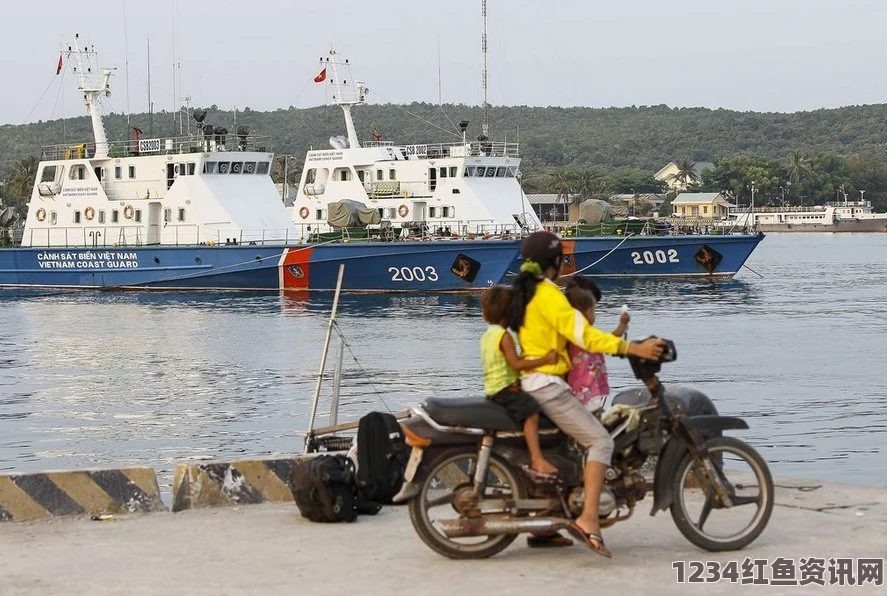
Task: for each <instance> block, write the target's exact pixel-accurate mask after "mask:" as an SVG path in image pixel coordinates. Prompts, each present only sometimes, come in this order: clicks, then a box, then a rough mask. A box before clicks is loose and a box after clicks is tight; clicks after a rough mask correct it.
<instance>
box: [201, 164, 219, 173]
mask: <svg viewBox="0 0 887 596" xmlns="http://www.w3.org/2000/svg"><path fill="white" fill-rule="evenodd" d="M203 173H204V174H215V173H216V162H214V161H207V162H204V164H203Z"/></svg>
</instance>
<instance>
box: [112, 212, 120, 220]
mask: <svg viewBox="0 0 887 596" xmlns="http://www.w3.org/2000/svg"><path fill="white" fill-rule="evenodd" d="M118 221H120V212H119V211H117V210H116V209H113V210H112V211H111V223H117V222H118Z"/></svg>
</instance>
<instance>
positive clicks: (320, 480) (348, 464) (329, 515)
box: [290, 455, 381, 523]
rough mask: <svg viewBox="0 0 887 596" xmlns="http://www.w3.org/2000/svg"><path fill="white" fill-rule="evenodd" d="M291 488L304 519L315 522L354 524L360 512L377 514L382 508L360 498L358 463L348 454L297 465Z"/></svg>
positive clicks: (317, 457)
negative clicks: (358, 490) (355, 468)
mask: <svg viewBox="0 0 887 596" xmlns="http://www.w3.org/2000/svg"><path fill="white" fill-rule="evenodd" d="M290 489H291V490H292V493H293V499H294V500H295V501H296V505H297V506H298V507H299V511H300V512H301V514H302V517H305V518H307V519H310V520H311V521H314V522H327V523H330V522H341V521H344V522H353V521H354V520H355V519H356V518H357V514H358V513H368V514H371V515H374V514H376V513H378V511H379V509H381V506H380V505H379V504H378V503H367V502H365V501H363V500H361V499H358V498H357V497H356V492H357V483H356V479H355V475H354V462H353V461H351V459H350V458H348V457H347V456H344V455H318V456H316V457H312V458H310V459H308V460H306V461H302V462H299V463H297V464H296V465H295V466H294V467H293V471H292V475H291V476H290Z"/></svg>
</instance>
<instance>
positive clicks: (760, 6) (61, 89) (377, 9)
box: [0, 0, 887, 123]
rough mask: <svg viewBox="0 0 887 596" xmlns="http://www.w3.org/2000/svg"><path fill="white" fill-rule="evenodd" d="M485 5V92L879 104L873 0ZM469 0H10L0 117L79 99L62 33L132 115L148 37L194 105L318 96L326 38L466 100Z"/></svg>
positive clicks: (48, 113) (159, 104) (415, 83)
mask: <svg viewBox="0 0 887 596" xmlns="http://www.w3.org/2000/svg"><path fill="white" fill-rule="evenodd" d="M487 4H488V13H489V14H488V36H489V73H490V74H489V81H490V83H489V86H490V91H489V96H490V102H491V103H492V104H494V105H531V106H548V105H559V106H592V107H609V106H630V105H655V104H663V103H664V104H667V105H669V106H704V107H710V108H717V107H724V108H730V109H737V110H754V111H780V112H794V111H798V110H811V109H816V108H820V107H838V106H846V105H856V104H869V103H885V102H887V76H885V73H884V72H883V71H884V70H887V66H885V65H887V35H885V33H884V31H885V27H887V1H884V0H766V1H765V0H735V1H732V2H725V1H723V0H673V1H668V2H665V1H662V0H622V1H620V2H610V1H607V2H602V1H596V0H547V1H545V2H540V1H538V0H532V1H531V0H507V1H506V0H488V2H487ZM480 6H481V2H480V0H438V1H435V2H429V1H427V0H384V1H381V2H372V1H367V0H322V1H311V2H306V1H304V0H251V1H248V2H235V1H232V0H224V1H218V0H217V1H215V2H206V1H197V0H125V1H124V0H76V2H60V1H58V0H53V1H48V0H29V1H28V0H8V1H6V2H4V3H3V10H4V16H3V23H4V26H3V35H2V36H0V50H2V53H0V56H2V61H3V66H4V69H3V72H4V73H5V76H4V80H5V84H4V90H3V91H4V92H3V93H2V94H0V123H22V122H28V121H36V120H39V119H50V118H60V117H67V116H72V115H80V114H82V113H83V109H82V105H81V104H80V103H79V98H78V95H77V93H76V90H75V86H74V83H73V79H72V77H71V75H70V72H69V73H68V74H67V76H66V77H65V78H64V80H62V77H55V67H56V62H57V60H58V55H59V48H60V47H61V46H62V45H63V44H66V43H67V42H68V40H70V39H72V38H73V35H74V33H75V32H77V33H80V36H81V38H82V39H85V40H87V41H89V42H90V43H92V44H95V46H96V49H97V50H98V51H99V53H100V55H101V57H102V60H101V61H102V63H103V64H104V65H108V66H114V67H117V71H116V72H115V76H114V78H113V79H112V97H111V98H110V103H109V109H110V111H115V112H124V111H126V109H127V104H128V105H129V109H130V111H132V112H140V111H147V91H146V90H147V84H146V82H147V78H148V77H147V59H146V56H147V51H146V50H147V40H148V37H149V36H150V44H151V83H152V88H153V89H152V93H151V95H152V100H153V102H154V109H155V111H160V110H164V109H165V110H170V109H172V108H173V103H174V99H173V72H174V69H173V63H174V59H173V55H175V62H177V63H179V64H180V65H181V67H180V69H179V72H180V81H181V90H180V91H179V92H178V93H177V95H179V96H180V97H183V96H185V95H190V96H191V103H192V105H198V106H208V105H210V104H217V105H218V106H219V107H224V108H231V107H232V106H237V107H238V108H239V109H241V108H243V107H246V106H249V107H251V108H252V109H260V110H270V109H275V108H279V107H287V106H290V105H293V106H296V107H309V106H315V105H320V104H323V103H325V101H326V98H325V89H324V87H325V86H324V85H315V84H314V83H313V82H312V80H311V79H312V77H313V76H314V75H315V74H317V71H318V70H319V69H318V66H317V65H318V59H319V57H320V56H321V55H324V54H325V53H326V51H327V50H328V49H329V48H330V47H331V46H332V47H336V48H337V49H338V50H339V52H340V53H341V54H343V55H346V56H348V57H349V58H350V60H351V62H352V65H353V76H354V77H355V78H356V79H359V80H364V81H366V83H367V86H368V87H369V88H370V90H371V92H372V93H371V95H370V97H369V100H370V101H371V102H374V103H385V102H394V103H409V102H412V101H429V102H437V101H438V95H439V83H440V88H441V89H442V92H441V93H440V96H441V98H442V100H443V102H445V103H465V104H473V105H479V104H481V103H482V98H483V95H482V90H481V89H482V88H481V63H482V60H481V51H480V35H481V23H482V21H481V9H480ZM125 39H126V40H128V42H127V43H125V41H124V40H125ZM174 48H175V52H173V49H174ZM127 61H128V64H129V67H128V69H127V68H126V63H127ZM127 70H128V76H127ZM438 70H439V71H440V77H438ZM60 83H62V84H60ZM127 83H128V84H127ZM127 87H128V91H129V93H128V95H129V98H128V101H127ZM44 90H46V91H45V93H44ZM41 94H44V95H43V97H42V99H41ZM179 103H181V102H179ZM29 114H30V115H29Z"/></svg>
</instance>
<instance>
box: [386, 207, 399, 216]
mask: <svg viewBox="0 0 887 596" xmlns="http://www.w3.org/2000/svg"><path fill="white" fill-rule="evenodd" d="M395 215H397V209H395V208H394V207H389V208H388V219H394V217H395Z"/></svg>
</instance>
